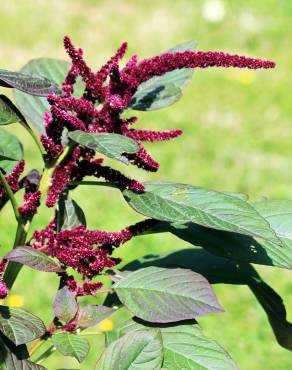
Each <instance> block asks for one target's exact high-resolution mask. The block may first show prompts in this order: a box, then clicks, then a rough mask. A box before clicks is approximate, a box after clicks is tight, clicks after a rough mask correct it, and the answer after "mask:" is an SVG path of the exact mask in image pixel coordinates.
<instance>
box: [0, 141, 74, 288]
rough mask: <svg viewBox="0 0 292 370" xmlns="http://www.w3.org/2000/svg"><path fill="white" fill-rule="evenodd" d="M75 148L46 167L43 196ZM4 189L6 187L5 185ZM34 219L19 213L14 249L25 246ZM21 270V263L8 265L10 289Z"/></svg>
mask: <svg viewBox="0 0 292 370" xmlns="http://www.w3.org/2000/svg"><path fill="white" fill-rule="evenodd" d="M74 147H75V144H69V145H68V146H67V147H66V148H65V149H64V151H63V153H62V154H61V155H60V156H59V157H58V158H57V160H56V161H54V162H53V163H52V164H50V165H46V167H45V169H44V171H43V175H42V178H41V181H40V184H39V190H40V191H41V193H42V196H44V195H45V194H46V193H47V191H48V189H49V187H50V178H51V176H52V175H53V173H54V170H55V168H56V166H58V165H59V164H60V163H61V162H62V161H63V160H64V159H65V158H66V157H67V155H69V154H70V153H71V151H72V150H73V149H74ZM0 172H1V171H0ZM2 176H3V177H4V175H3V174H2ZM0 179H1V180H2V178H0ZM4 179H5V177H4ZM5 182H6V179H5ZM6 183H7V182H6ZM3 185H4V182H3ZM7 185H8V184H7ZM4 187H5V185H4ZM8 187H9V185H8ZM5 189H6V187H5ZM9 189H10V187H9ZM10 192H11V193H12V191H11V189H10ZM7 193H8V192H7ZM12 196H13V199H14V202H15V203H13V202H12V200H11V203H12V205H14V206H13V209H15V210H16V211H17V212H18V210H17V204H16V201H15V198H14V195H13V193H12ZM9 197H10V196H9ZM10 199H12V198H10ZM14 212H15V211H14ZM32 218H33V216H32V217H31V218H30V219H29V220H26V221H24V220H23V219H22V218H21V217H20V215H19V212H18V218H17V220H18V226H17V231H16V236H15V240H14V244H13V249H14V248H16V247H18V246H19V245H24V244H25V240H26V236H27V233H28V230H29V227H30V224H31V220H32ZM21 268H22V265H21V264H19V263H16V262H11V261H9V262H8V265H7V267H6V270H5V273H4V276H3V279H4V281H5V283H6V285H7V288H8V289H11V288H12V286H13V284H14V282H15V279H16V278H17V275H18V274H19V272H20V270H21Z"/></svg>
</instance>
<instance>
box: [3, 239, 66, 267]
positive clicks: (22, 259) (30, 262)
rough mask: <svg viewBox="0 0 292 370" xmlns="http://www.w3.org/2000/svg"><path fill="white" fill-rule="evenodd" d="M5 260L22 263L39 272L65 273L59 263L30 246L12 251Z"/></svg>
mask: <svg viewBox="0 0 292 370" xmlns="http://www.w3.org/2000/svg"><path fill="white" fill-rule="evenodd" d="M5 258H6V259H7V260H9V261H13V262H17V263H21V264H22V265H26V266H29V267H31V268H33V269H35V270H38V271H45V272H64V270H63V269H62V268H61V266H60V265H59V263H58V262H57V261H55V260H53V259H52V258H51V257H49V256H48V255H47V254H46V253H44V252H42V251H39V250H37V249H34V248H32V247H29V246H26V245H25V246H20V247H17V248H15V249H12V250H11V251H10V252H9V253H8V254H7V255H6V256H5Z"/></svg>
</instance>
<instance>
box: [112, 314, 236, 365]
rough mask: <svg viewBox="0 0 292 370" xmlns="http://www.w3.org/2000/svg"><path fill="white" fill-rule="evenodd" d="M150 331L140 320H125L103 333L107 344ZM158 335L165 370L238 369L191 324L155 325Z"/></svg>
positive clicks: (222, 350) (197, 327) (148, 326)
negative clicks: (161, 345) (159, 336)
mask: <svg viewBox="0 0 292 370" xmlns="http://www.w3.org/2000/svg"><path fill="white" fill-rule="evenodd" d="M147 328H148V330H151V329H152V328H153V325H150V324H149V323H146V322H143V321H141V320H132V319H130V320H128V321H127V322H125V323H123V324H122V325H121V326H120V327H118V328H117V329H115V330H114V331H112V332H109V333H107V334H106V339H107V343H108V344H109V345H110V346H111V345H112V343H113V340H117V339H118V338H123V337H124V336H125V335H129V336H130V335H133V334H134V333H135V332H136V331H140V330H141V331H143V332H144V331H145V330H147ZM155 328H159V329H160V331H161V335H162V342H163V351H164V362H163V365H162V368H163V369H167V370H178V369H184V370H199V369H200V370H201V369H202V370H203V369H204V370H235V369H238V367H237V366H236V364H235V362H234V361H233V360H232V358H231V357H230V355H229V354H228V353H227V352H226V351H225V350H224V349H223V348H222V347H221V346H220V345H219V344H218V343H217V342H215V341H214V340H212V339H210V338H208V337H206V336H205V335H204V334H203V332H202V330H201V328H200V327H199V325H198V324H196V323H195V322H194V321H189V322H185V323H183V324H180V325H177V324H172V325H155Z"/></svg>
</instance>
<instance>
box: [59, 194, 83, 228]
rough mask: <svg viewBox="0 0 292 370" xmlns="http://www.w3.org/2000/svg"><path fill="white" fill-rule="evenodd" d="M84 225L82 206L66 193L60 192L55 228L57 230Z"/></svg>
mask: <svg viewBox="0 0 292 370" xmlns="http://www.w3.org/2000/svg"><path fill="white" fill-rule="evenodd" d="M81 224H82V225H84V226H86V219H85V214H84V212H83V210H82V208H80V207H79V205H78V204H77V203H76V202H75V200H73V199H71V198H70V197H69V195H68V193H67V192H66V193H62V195H61V196H60V198H59V201H58V213H57V228H58V231H60V230H66V229H71V228H73V227H75V226H78V225H81Z"/></svg>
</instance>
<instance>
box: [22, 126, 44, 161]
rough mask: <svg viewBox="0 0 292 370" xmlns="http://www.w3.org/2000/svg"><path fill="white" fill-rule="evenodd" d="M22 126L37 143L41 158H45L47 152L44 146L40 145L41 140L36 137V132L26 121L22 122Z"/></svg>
mask: <svg viewBox="0 0 292 370" xmlns="http://www.w3.org/2000/svg"><path fill="white" fill-rule="evenodd" d="M21 124H22V126H23V127H24V128H25V129H26V130H27V132H28V133H29V134H30V136H31V137H32V139H33V141H34V142H35V144H36V146H37V148H38V150H39V151H40V153H41V156H42V157H43V156H44V154H45V150H44V148H43V146H42V144H41V143H40V140H39V138H38V136H37V135H36V133H35V132H34V130H33V129H32V128H31V127H30V126H29V125H28V124H27V122H25V121H24V122H21Z"/></svg>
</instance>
